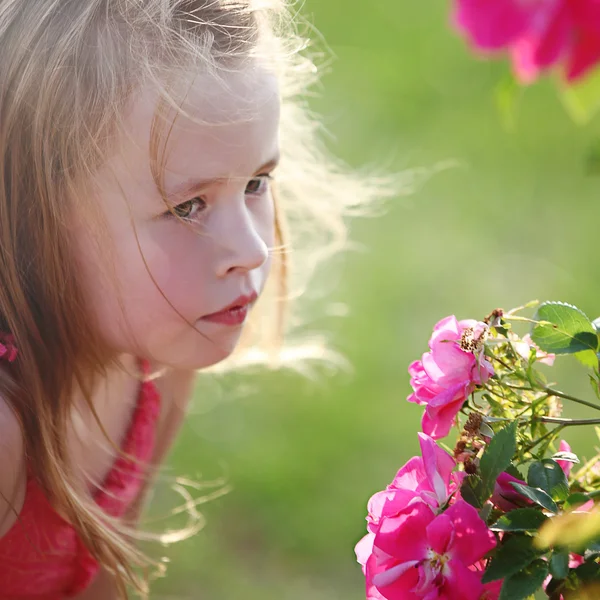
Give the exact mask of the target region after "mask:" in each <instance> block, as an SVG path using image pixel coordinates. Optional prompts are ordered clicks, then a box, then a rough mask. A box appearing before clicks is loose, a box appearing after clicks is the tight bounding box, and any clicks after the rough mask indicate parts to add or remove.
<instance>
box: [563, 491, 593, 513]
mask: <svg viewBox="0 0 600 600" xmlns="http://www.w3.org/2000/svg"><path fill="white" fill-rule="evenodd" d="M589 499H590V497H589V496H588V495H587V494H583V493H582V492H575V493H574V494H571V495H570V496H569V497H568V498H567V499H566V500H565V503H564V504H563V510H564V511H568V510H572V509H573V508H576V507H577V506H581V505H582V504H585V503H586V502H587V501H588V500H589Z"/></svg>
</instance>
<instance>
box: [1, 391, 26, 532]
mask: <svg viewBox="0 0 600 600" xmlns="http://www.w3.org/2000/svg"><path fill="white" fill-rule="evenodd" d="M26 480H27V474H26V468H25V447H24V440H23V433H22V430H21V425H20V423H19V420H18V419H17V417H16V415H15V414H14V412H13V411H12V409H11V407H10V406H9V405H8V403H7V402H6V401H5V400H4V399H3V398H0V537H2V536H3V535H4V534H5V533H6V532H7V531H8V530H9V529H10V528H11V526H12V525H13V523H14V522H15V521H16V520H17V516H18V514H19V512H20V511H21V508H22V506H23V502H24V500H25V485H26Z"/></svg>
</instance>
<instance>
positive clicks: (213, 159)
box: [102, 65, 280, 188]
mask: <svg viewBox="0 0 600 600" xmlns="http://www.w3.org/2000/svg"><path fill="white" fill-rule="evenodd" d="M279 102H280V99H279V90H278V83H277V77H276V76H275V75H274V74H273V73H272V72H270V71H268V70H266V69H264V68H262V67H260V66H258V65H254V66H248V67H247V68H245V69H242V70H239V71H235V72H226V73H220V74H219V75H218V76H216V75H213V74H200V75H196V76H194V77H193V78H188V80H184V79H183V78H182V81H181V83H180V85H178V86H177V89H176V94H174V98H173V101H171V102H169V101H166V100H165V95H164V93H162V91H161V90H158V89H157V88H156V86H147V87H144V88H142V89H141V90H140V91H139V92H138V93H137V94H135V97H134V98H133V99H132V102H131V104H130V106H129V109H128V111H127V114H126V115H125V118H124V121H123V128H122V135H121V136H120V138H119V144H118V150H117V152H116V153H115V154H113V156H112V157H111V158H110V159H109V161H108V162H107V165H106V166H107V167H108V169H110V171H111V172H112V174H113V176H116V178H117V180H121V181H120V183H123V181H122V179H123V178H124V177H126V178H127V179H129V180H131V179H134V180H135V182H136V183H137V184H138V185H140V186H142V187H148V186H149V184H150V183H152V184H153V178H152V171H151V161H152V159H153V156H152V148H153V146H154V145H155V144H156V143H158V151H159V153H161V154H162V153H163V152H164V160H165V165H164V166H165V171H164V177H165V181H164V183H165V187H166V188H168V187H169V185H170V184H173V185H176V184H177V183H178V181H181V179H182V178H183V177H199V178H213V177H228V176H235V175H240V176H246V175H248V174H249V173H253V172H254V171H255V170H256V168H258V166H259V165H261V164H262V163H263V162H266V161H268V160H269V159H271V158H273V156H274V155H276V154H277V146H278V129H279ZM174 104H175V105H176V106H174ZM153 132H158V137H157V138H156V137H154V135H153ZM261 161H262V162H261ZM102 171H104V169H102ZM125 187H128V186H125Z"/></svg>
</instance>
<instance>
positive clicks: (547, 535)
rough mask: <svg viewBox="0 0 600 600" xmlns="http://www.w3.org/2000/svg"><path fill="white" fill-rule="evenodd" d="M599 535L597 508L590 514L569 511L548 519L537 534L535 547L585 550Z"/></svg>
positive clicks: (599, 520)
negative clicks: (562, 547) (555, 546)
mask: <svg viewBox="0 0 600 600" xmlns="http://www.w3.org/2000/svg"><path fill="white" fill-rule="evenodd" d="M599 535H600V511H599V510H598V508H594V509H592V510H591V511H590V512H579V511H577V510H575V511H569V512H565V513H563V514H561V515H558V516H556V517H552V518H551V519H548V520H547V521H546V522H545V523H544V524H543V525H542V527H540V530H539V532H538V535H537V538H536V546H537V547H538V548H547V547H549V546H554V545H557V546H564V547H565V548H569V549H570V550H574V551H580V550H581V549H585V547H586V545H587V544H589V543H590V542H591V541H595V540H596V539H597V538H598V536H599Z"/></svg>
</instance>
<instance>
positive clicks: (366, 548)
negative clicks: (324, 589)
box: [355, 433, 465, 570]
mask: <svg viewBox="0 0 600 600" xmlns="http://www.w3.org/2000/svg"><path fill="white" fill-rule="evenodd" d="M419 444H420V446H421V454H422V456H413V457H412V458H411V459H410V460H409V461H408V462H407V463H406V464H405V465H404V466H403V467H402V468H401V469H400V470H399V471H398V473H397V474H396V476H395V477H394V479H393V481H392V482H391V483H390V484H389V485H388V486H387V488H386V489H385V490H383V491H381V492H377V493H376V494H374V495H373V496H372V497H371V499H370V500H369V503H368V515H367V530H368V531H369V533H368V534H367V535H366V536H365V537H364V538H363V539H362V540H361V541H360V542H358V544H357V545H356V547H355V552H356V556H357V559H358V562H359V563H361V565H363V570H364V565H365V564H366V562H367V559H368V557H369V555H370V554H371V553H372V551H373V541H374V539H375V534H376V533H377V531H378V530H379V527H380V524H381V521H382V520H383V519H386V518H388V517H393V516H394V515H397V514H398V513H400V512H401V511H403V510H404V509H406V508H407V507H408V506H410V505H412V504H414V503H425V504H427V505H428V506H429V507H430V508H431V509H432V510H434V511H438V510H439V509H441V508H442V507H443V506H444V505H445V504H446V503H447V502H448V501H449V499H450V497H451V496H452V495H453V494H454V493H455V492H456V491H457V490H458V488H459V487H460V484H461V482H462V480H463V478H464V476H465V473H462V472H461V473H459V472H453V469H454V467H455V466H456V462H455V460H454V459H453V458H452V456H450V455H449V454H448V453H447V452H446V451H445V450H443V449H442V448H440V447H439V446H438V445H437V444H436V443H435V442H434V441H433V439H432V438H430V437H429V436H427V435H425V434H424V433H419Z"/></svg>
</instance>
